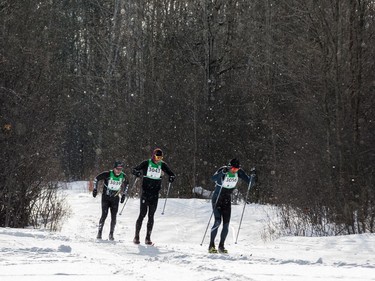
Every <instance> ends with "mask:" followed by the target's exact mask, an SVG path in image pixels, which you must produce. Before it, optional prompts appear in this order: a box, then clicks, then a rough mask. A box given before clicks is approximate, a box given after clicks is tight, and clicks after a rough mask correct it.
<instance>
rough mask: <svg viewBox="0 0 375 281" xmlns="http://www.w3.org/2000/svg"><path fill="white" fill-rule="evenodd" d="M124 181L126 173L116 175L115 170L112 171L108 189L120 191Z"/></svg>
mask: <svg viewBox="0 0 375 281" xmlns="http://www.w3.org/2000/svg"><path fill="white" fill-rule="evenodd" d="M123 182H124V174H120V176H119V177H116V176H115V174H114V173H113V171H110V175H109V179H108V185H107V190H110V191H119V190H120V188H121V185H122V183H123Z"/></svg>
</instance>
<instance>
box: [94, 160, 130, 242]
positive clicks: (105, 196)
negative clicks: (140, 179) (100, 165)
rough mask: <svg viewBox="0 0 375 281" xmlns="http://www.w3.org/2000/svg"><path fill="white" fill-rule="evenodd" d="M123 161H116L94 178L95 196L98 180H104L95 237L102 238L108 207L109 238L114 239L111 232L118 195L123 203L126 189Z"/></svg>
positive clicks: (113, 226) (114, 220)
mask: <svg viewBox="0 0 375 281" xmlns="http://www.w3.org/2000/svg"><path fill="white" fill-rule="evenodd" d="M123 168H124V163H123V162H121V161H116V162H115V165H114V167H113V170H109V171H105V172H102V173H101V174H99V175H97V176H96V177H95V179H94V189H93V191H92V195H93V196H94V197H96V195H97V194H98V182H99V181H101V180H104V185H103V193H102V216H101V218H100V220H99V230H98V235H97V237H96V238H97V239H102V231H103V226H104V222H105V220H106V218H107V215H108V209H109V210H110V211H111V228H110V232H109V240H114V237H113V232H114V231H115V226H116V217H117V211H118V206H119V201H120V198H119V195H121V203H124V200H125V195H126V191H127V189H128V180H127V179H126V177H125V174H124V172H123Z"/></svg>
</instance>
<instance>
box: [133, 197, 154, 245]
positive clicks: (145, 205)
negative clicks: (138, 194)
mask: <svg viewBox="0 0 375 281" xmlns="http://www.w3.org/2000/svg"><path fill="white" fill-rule="evenodd" d="M157 207H158V200H153V201H148V200H146V199H144V198H141V204H140V212H139V216H138V219H137V222H136V223H135V236H136V237H137V238H139V232H140V230H141V228H142V222H143V219H144V218H145V216H146V214H147V212H148V221H147V232H146V239H148V240H150V237H151V232H152V228H153V226H154V215H155V212H156V209H157Z"/></svg>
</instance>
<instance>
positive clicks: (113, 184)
mask: <svg viewBox="0 0 375 281" xmlns="http://www.w3.org/2000/svg"><path fill="white" fill-rule="evenodd" d="M121 184H122V181H118V180H113V179H109V180H108V189H109V190H112V191H119V190H120V188H121Z"/></svg>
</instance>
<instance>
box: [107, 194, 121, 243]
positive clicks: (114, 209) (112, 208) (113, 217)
mask: <svg viewBox="0 0 375 281" xmlns="http://www.w3.org/2000/svg"><path fill="white" fill-rule="evenodd" d="M119 200H120V199H119V197H118V196H116V198H114V200H113V201H112V202H111V206H110V211H111V229H110V231H109V240H114V238H113V233H114V231H115V226H116V218H117V212H118V204H119Z"/></svg>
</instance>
